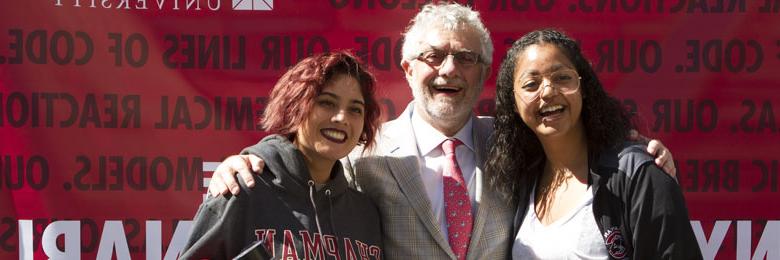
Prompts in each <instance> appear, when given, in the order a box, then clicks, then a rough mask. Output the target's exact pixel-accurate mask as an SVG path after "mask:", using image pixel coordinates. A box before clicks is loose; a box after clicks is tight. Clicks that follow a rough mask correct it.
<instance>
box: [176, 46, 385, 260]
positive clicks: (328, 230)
mask: <svg viewBox="0 0 780 260" xmlns="http://www.w3.org/2000/svg"><path fill="white" fill-rule="evenodd" d="M374 85H375V80H374V77H373V76H372V75H371V74H370V73H369V72H368V71H366V69H365V68H364V67H363V66H362V65H360V63H359V62H358V61H357V59H355V57H354V56H352V55H350V54H349V53H346V52H336V53H324V54H319V55H315V56H313V57H309V58H306V59H304V60H302V61H301V62H299V63H298V64H296V65H295V66H294V67H292V68H290V70H288V71H287V72H286V73H285V74H284V76H282V78H281V79H280V80H279V82H277V84H276V85H275V86H274V89H273V91H272V92H271V96H270V101H269V104H268V106H267V107H266V110H265V112H264V114H263V118H262V120H261V122H262V124H263V127H264V128H265V129H266V131H268V132H270V133H273V134H271V135H269V136H266V137H265V138H263V140H262V141H260V143H259V144H258V145H256V146H253V147H250V148H248V149H252V150H245V151H243V152H242V153H243V154H246V153H250V152H251V153H253V154H259V155H260V157H261V158H262V159H263V160H264V161H265V165H266V167H265V168H264V170H263V171H264V172H263V173H262V174H260V175H255V176H254V178H255V179H254V181H255V183H256V187H255V188H253V189H248V188H246V184H245V183H243V182H241V188H242V189H243V190H242V192H241V195H240V196H219V197H211V196H210V197H209V198H208V199H206V201H205V202H203V204H202V205H201V206H200V208H199V209H198V213H197V214H196V216H195V220H194V224H193V228H192V234H191V235H190V238H189V239H188V242H187V245H186V247H185V250H184V251H183V252H184V253H183V254H182V258H183V259H203V258H208V259H225V258H233V257H237V256H242V255H240V254H242V252H243V253H249V254H256V255H265V257H273V258H280V257H281V258H283V259H287V257H296V258H306V259H309V258H318V259H325V257H326V256H328V257H335V258H337V259H346V258H349V257H353V258H355V257H360V258H368V259H380V258H381V254H382V250H381V246H382V245H381V230H380V222H379V212H378V209H377V207H376V205H375V204H374V203H372V202H371V200H370V199H369V198H368V197H366V196H365V195H363V194H361V193H359V192H358V191H356V190H354V189H352V188H350V187H349V186H348V184H347V180H346V179H345V177H344V174H343V173H342V166H341V163H340V162H339V159H340V158H343V157H345V156H346V155H347V154H348V153H349V152H350V151H352V149H353V148H354V147H355V146H356V145H358V144H360V145H364V146H366V148H370V147H371V146H372V144H373V140H374V134H375V131H376V127H377V125H378V118H379V107H378V105H377V103H376V100H375V99H374ZM250 247H251V248H250ZM247 248H250V249H251V250H246V249H247Z"/></svg>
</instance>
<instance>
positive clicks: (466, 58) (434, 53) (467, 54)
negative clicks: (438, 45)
mask: <svg viewBox="0 0 780 260" xmlns="http://www.w3.org/2000/svg"><path fill="white" fill-rule="evenodd" d="M450 55H452V57H453V58H454V59H455V63H457V64H458V65H461V66H473V65H476V64H477V63H480V62H482V56H480V55H479V54H477V53H474V52H471V51H456V52H447V51H442V50H436V49H431V50H427V51H424V52H421V53H420V55H417V60H419V61H422V62H425V63H426V64H428V65H429V66H433V67H438V66H441V64H442V63H444V60H446V59H447V57H448V56H450Z"/></svg>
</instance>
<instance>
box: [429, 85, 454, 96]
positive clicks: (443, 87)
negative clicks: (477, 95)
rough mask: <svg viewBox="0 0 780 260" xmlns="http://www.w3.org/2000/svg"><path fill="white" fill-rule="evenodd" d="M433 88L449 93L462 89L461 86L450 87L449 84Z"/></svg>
mask: <svg viewBox="0 0 780 260" xmlns="http://www.w3.org/2000/svg"><path fill="white" fill-rule="evenodd" d="M433 89H434V90H436V91H438V92H443V93H447V94H454V93H458V92H459V91H460V88H456V87H449V86H433Z"/></svg>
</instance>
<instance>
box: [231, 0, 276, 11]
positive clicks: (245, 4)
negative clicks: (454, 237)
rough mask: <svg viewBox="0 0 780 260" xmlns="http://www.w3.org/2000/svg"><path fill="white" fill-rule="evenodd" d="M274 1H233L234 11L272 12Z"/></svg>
mask: <svg viewBox="0 0 780 260" xmlns="http://www.w3.org/2000/svg"><path fill="white" fill-rule="evenodd" d="M273 9H274V0H233V10H254V11H270V10H273Z"/></svg>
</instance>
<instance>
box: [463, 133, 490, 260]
mask: <svg viewBox="0 0 780 260" xmlns="http://www.w3.org/2000/svg"><path fill="white" fill-rule="evenodd" d="M492 130H493V125H492V121H490V120H479V119H477V118H474V119H473V123H472V132H471V133H472V138H474V139H473V141H474V150H475V151H474V153H475V154H476V161H477V174H476V175H475V178H477V179H476V181H477V183H476V185H475V186H476V191H475V192H476V201H477V214H476V217H475V218H474V225H473V228H472V231H471V242H470V243H469V252H475V251H476V250H477V245H478V244H479V240H480V238H481V237H482V230H483V229H484V227H485V221H486V220H487V218H488V217H489V212H488V211H490V209H491V208H492V207H493V206H492V204H493V203H495V201H493V196H492V195H493V194H492V189H491V188H490V184H489V182H488V180H487V179H486V178H485V171H484V170H485V161H486V158H487V154H488V149H489V145H488V137H489V136H490V135H491V134H492V132H493V131H492ZM467 258H469V257H467Z"/></svg>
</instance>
